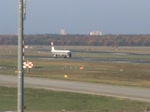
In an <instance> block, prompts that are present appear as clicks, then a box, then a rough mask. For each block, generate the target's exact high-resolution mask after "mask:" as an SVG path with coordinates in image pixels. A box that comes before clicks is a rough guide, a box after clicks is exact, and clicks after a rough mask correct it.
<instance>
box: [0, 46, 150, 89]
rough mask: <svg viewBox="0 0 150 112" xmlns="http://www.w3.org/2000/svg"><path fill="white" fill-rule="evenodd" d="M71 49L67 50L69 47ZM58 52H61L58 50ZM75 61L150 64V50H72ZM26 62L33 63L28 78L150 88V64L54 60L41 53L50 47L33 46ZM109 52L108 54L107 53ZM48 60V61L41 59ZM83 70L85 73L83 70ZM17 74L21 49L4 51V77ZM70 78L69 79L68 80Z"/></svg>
mask: <svg viewBox="0 0 150 112" xmlns="http://www.w3.org/2000/svg"><path fill="white" fill-rule="evenodd" d="M66 48H67V47H66ZM57 49H58V48H57ZM70 49H72V50H79V49H80V52H75V53H74V52H73V58H76V57H77V58H79V59H80V58H81V59H84V57H88V58H94V59H102V60H103V59H123V60H127V61H139V60H141V61H144V62H149V61H150V55H143V54H150V48H149V47H145V48H144V47H141V48H140V47H121V48H119V51H118V50H117V51H116V50H112V49H113V48H111V47H85V46H84V47H70ZM87 49H88V51H96V52H98V51H102V52H103V53H91V52H85V53H82V51H84V50H87ZM128 50H129V52H130V53H132V52H134V53H138V54H140V55H135V54H134V55H118V54H113V53H112V54H109V55H108V54H107V52H114V53H118V52H121V53H123V52H125V53H127V51H128ZM25 51H26V52H25V56H26V57H25V60H29V61H32V62H33V63H34V68H33V69H30V70H29V72H27V70H25V76H32V77H46V78H54V79H63V80H77V81H88V82H94V83H107V84H117V85H129V86H141V87H150V63H146V64H145V63H116V62H115V61H114V62H99V61H88V60H87V61H86V60H84V61H82V60H73V59H63V58H58V59H54V58H53V57H52V56H50V54H44V53H38V51H50V47H43V46H32V48H30V49H27V50H25ZM105 52H106V53H105ZM40 58H46V59H40ZM80 67H83V68H84V69H83V70H80ZM16 70H17V46H1V47H0V74H9V75H16V73H15V71H16ZM64 75H67V76H68V78H64Z"/></svg>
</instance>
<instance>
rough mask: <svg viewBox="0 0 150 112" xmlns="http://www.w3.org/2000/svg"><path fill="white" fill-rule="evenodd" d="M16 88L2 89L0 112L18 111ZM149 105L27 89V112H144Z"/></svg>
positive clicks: (110, 98) (118, 99) (109, 98)
mask: <svg viewBox="0 0 150 112" xmlns="http://www.w3.org/2000/svg"><path fill="white" fill-rule="evenodd" d="M16 94H17V90H16V88H6V87H0V111H4V110H5V111H6V110H7V111H10V110H13V111H14V110H16V108H17V100H16V98H17V95H16ZM145 110H147V111H148V110H150V105H149V103H142V102H135V101H129V100H127V99H124V98H112V97H103V96H96V95H87V94H79V93H68V92H57V91H49V90H38V89H25V112H144V111H145Z"/></svg>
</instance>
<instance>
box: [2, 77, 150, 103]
mask: <svg viewBox="0 0 150 112" xmlns="http://www.w3.org/2000/svg"><path fill="white" fill-rule="evenodd" d="M24 83H25V88H38V89H48V90H55V91H68V92H77V93H84V94H93V95H104V96H112V97H119V98H122V99H130V100H138V101H144V102H150V89H149V88H139V87H127V86H116V85H105V84H95V83H87V82H77V81H65V80H52V79H46V78H32V77H25V78H24ZM0 86H7V87H17V76H9V75H0Z"/></svg>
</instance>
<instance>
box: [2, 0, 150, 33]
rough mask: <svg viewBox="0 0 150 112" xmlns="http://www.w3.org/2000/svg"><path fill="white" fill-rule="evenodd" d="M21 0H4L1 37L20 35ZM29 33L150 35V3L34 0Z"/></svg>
mask: <svg viewBox="0 0 150 112" xmlns="http://www.w3.org/2000/svg"><path fill="white" fill-rule="evenodd" d="M18 2H19V0H0V34H17V33H18ZM26 18H27V19H26V20H25V22H24V24H25V28H24V30H25V34H45V33H46V34H58V33H59V32H60V29H65V31H66V32H67V33H69V34H89V32H90V31H97V30H99V31H102V32H103V34H150V0H31V1H30V2H28V4H27V16H26Z"/></svg>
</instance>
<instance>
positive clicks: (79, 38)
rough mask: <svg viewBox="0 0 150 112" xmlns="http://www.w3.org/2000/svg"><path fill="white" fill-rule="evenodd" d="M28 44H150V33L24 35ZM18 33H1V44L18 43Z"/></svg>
mask: <svg viewBox="0 0 150 112" xmlns="http://www.w3.org/2000/svg"><path fill="white" fill-rule="evenodd" d="M24 41H25V44H26V45H50V43H51V42H54V44H55V45H60V46H61V45H70V46H75V45H78V46H150V35H100V36H96V35H95V36H94V35H92V36H90V35H58V34H35V35H24ZM17 44H18V36H17V35H0V45H17Z"/></svg>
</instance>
